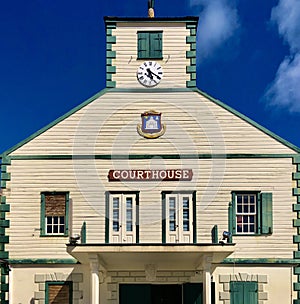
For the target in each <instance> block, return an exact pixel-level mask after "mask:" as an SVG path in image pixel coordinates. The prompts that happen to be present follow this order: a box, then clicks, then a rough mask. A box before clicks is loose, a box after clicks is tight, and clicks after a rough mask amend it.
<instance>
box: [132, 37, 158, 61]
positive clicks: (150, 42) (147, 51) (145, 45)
mask: <svg viewBox="0 0 300 304" xmlns="http://www.w3.org/2000/svg"><path fill="white" fill-rule="evenodd" d="M137 35H138V59H162V58H163V54H162V32H138V33H137Z"/></svg>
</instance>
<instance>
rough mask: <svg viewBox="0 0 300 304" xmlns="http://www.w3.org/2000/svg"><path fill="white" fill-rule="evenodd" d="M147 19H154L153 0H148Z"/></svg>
mask: <svg viewBox="0 0 300 304" xmlns="http://www.w3.org/2000/svg"><path fill="white" fill-rule="evenodd" d="M148 17H149V18H154V0H148Z"/></svg>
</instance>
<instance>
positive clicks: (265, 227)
mask: <svg viewBox="0 0 300 304" xmlns="http://www.w3.org/2000/svg"><path fill="white" fill-rule="evenodd" d="M260 201H261V234H271V233H272V232H273V216H272V209H273V208H272V205H273V200H272V193H261V194H260Z"/></svg>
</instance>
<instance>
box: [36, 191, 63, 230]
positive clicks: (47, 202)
mask: <svg viewBox="0 0 300 304" xmlns="http://www.w3.org/2000/svg"><path fill="white" fill-rule="evenodd" d="M68 204H69V194H68V193H66V192H45V193H42V210H41V223H42V227H41V230H42V235H67V234H68Z"/></svg>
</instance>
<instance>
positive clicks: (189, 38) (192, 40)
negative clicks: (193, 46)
mask: <svg viewBox="0 0 300 304" xmlns="http://www.w3.org/2000/svg"><path fill="white" fill-rule="evenodd" d="M196 40H197V39H196V36H187V37H186V43H196Z"/></svg>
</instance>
